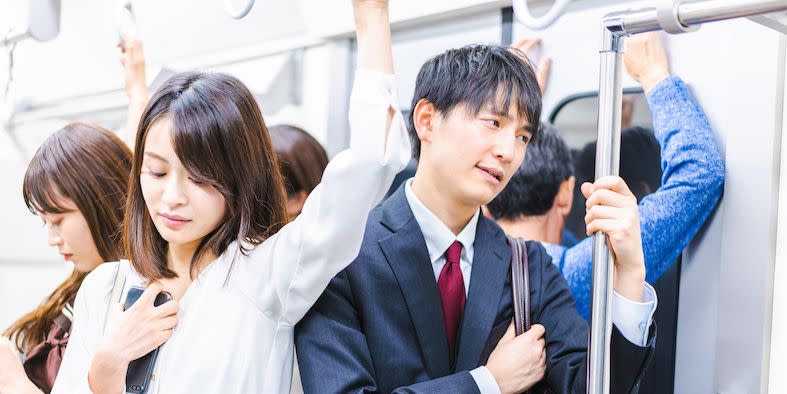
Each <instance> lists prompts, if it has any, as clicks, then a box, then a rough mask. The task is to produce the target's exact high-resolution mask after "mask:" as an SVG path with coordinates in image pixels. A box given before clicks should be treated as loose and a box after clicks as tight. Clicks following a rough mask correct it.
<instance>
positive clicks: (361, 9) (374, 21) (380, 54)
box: [353, 0, 394, 74]
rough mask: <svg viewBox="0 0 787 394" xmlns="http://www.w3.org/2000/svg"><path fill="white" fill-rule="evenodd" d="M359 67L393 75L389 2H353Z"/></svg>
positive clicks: (354, 0)
mask: <svg viewBox="0 0 787 394" xmlns="http://www.w3.org/2000/svg"><path fill="white" fill-rule="evenodd" d="M353 16H354V17H355V33H356V38H357V41H358V66H359V67H360V68H365V69H368V70H372V71H379V72H381V73H383V74H393V72H394V69H393V55H392V52H391V27H390V23H389V20H388V0H353Z"/></svg>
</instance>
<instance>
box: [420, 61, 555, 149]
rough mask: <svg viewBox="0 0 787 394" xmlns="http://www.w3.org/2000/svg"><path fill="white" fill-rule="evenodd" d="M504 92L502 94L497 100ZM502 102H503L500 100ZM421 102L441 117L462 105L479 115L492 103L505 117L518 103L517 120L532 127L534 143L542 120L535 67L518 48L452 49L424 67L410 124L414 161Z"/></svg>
mask: <svg viewBox="0 0 787 394" xmlns="http://www.w3.org/2000/svg"><path fill="white" fill-rule="evenodd" d="M501 88H502V89H503V90H504V91H503V93H504V94H503V95H498V89H501ZM501 97H502V98H503V100H502V101H499V98H501ZM421 99H426V100H427V101H429V102H430V103H432V105H434V106H435V108H436V109H437V111H439V112H440V113H441V114H443V115H447V114H449V113H450V112H451V110H453V109H454V107H456V106H457V105H460V104H465V105H467V106H468V108H469V110H470V111H471V113H472V114H473V115H476V114H478V112H479V111H480V110H481V109H482V108H483V107H484V105H486V104H489V103H492V104H493V106H494V109H495V110H496V111H501V112H502V113H507V112H508V107H509V105H510V103H511V100H516V105H517V110H518V115H519V117H521V118H524V119H526V120H527V122H528V123H529V124H530V125H531V126H532V127H533V130H531V131H532V133H533V138H535V137H536V131H537V130H536V127H535V125H536V124H538V122H539V119H540V118H541V90H540V88H539V87H538V79H537V78H536V73H535V71H534V69H533V65H532V64H531V63H530V61H529V60H528V59H527V56H525V55H524V54H523V53H522V52H521V51H519V50H518V49H513V48H508V47H503V46H499V45H468V46H465V47H462V48H457V49H449V50H448V51H446V52H444V53H442V54H440V55H437V56H435V57H433V58H431V59H429V60H427V61H426V63H424V65H423V66H421V71H419V72H418V78H417V79H416V82H415V94H414V95H413V102H412V105H411V106H410V116H409V120H408V126H409V127H408V129H409V132H410V139H411V140H412V143H413V157H414V158H415V159H418V157H419V156H420V155H421V141H420V140H419V139H418V133H417V132H416V130H415V124H414V121H413V114H414V113H415V106H416V105H417V104H418V102H419V101H421ZM501 106H502V108H500V107H501Z"/></svg>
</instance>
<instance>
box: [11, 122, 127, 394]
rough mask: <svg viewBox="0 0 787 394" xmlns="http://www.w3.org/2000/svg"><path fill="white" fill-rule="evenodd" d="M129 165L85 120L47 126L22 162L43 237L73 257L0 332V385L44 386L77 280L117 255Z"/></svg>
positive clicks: (115, 141) (51, 375) (65, 335)
mask: <svg viewBox="0 0 787 394" xmlns="http://www.w3.org/2000/svg"><path fill="white" fill-rule="evenodd" d="M130 172H131V151H130V150H129V149H128V147H127V146H126V144H125V143H124V142H123V141H122V140H121V139H120V138H118V137H117V136H115V135H114V134H112V133H111V132H110V131H107V130H105V129H103V128H101V127H99V126H95V125H90V124H87V123H72V124H69V125H68V126H66V127H64V128H63V129H61V130H59V131H57V132H55V133H54V134H52V135H51V136H50V137H49V138H47V139H46V141H44V143H43V144H42V145H41V147H40V148H39V149H38V151H37V152H36V154H35V156H34V157H33V159H32V161H31V162H30V165H29V167H28V169H27V172H26V173H25V178H24V184H23V195H24V199H25V204H27V207H28V208H29V209H30V211H31V212H33V213H34V214H36V215H38V216H39V217H40V218H41V220H42V222H43V223H44V226H45V227H46V230H47V240H48V243H49V245H50V246H53V247H56V248H57V251H58V253H60V254H61V255H63V258H64V259H65V260H67V261H71V262H73V264H74V271H73V272H72V274H71V275H70V276H69V277H68V278H67V279H66V280H65V281H64V282H63V283H62V284H60V286H58V287H57V288H56V289H55V290H54V291H52V293H51V294H50V295H49V296H48V297H47V298H46V299H45V300H44V301H43V302H42V303H41V304H40V305H39V306H38V307H37V308H36V309H34V310H33V311H31V312H29V313H27V314H26V315H24V316H22V317H21V318H20V319H19V320H17V321H16V322H15V323H14V324H12V325H11V326H10V327H9V328H8V329H6V330H5V331H4V332H3V336H4V337H0V392H2V393H35V392H38V390H40V391H43V392H45V393H48V392H49V391H50V390H51V389H52V384H53V383H54V380H55V377H56V376H57V372H58V369H59V367H60V362H61V360H62V357H63V353H64V352H65V348H66V346H67V344H68V339H69V334H70V332H71V323H72V318H73V304H74V298H75V297H76V294H77V290H79V286H80V285H81V284H82V280H83V279H84V278H85V276H86V275H87V274H88V273H89V272H90V271H92V270H93V269H94V268H96V267H97V266H98V265H99V264H101V263H102V262H104V261H111V260H118V259H121V258H123V240H122V237H121V233H120V231H121V223H122V221H123V209H124V205H125V197H126V185H127V183H128V177H129V174H130ZM5 337H8V338H10V340H9V339H7V338H5ZM16 349H19V351H20V352H21V354H22V355H23V357H22V358H23V359H24V363H22V362H21V361H20V358H19V354H17V351H16Z"/></svg>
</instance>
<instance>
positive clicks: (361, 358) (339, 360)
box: [295, 271, 479, 394]
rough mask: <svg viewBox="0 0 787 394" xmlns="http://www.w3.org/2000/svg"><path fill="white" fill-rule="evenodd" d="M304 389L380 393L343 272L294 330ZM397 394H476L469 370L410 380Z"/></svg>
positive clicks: (396, 391)
mask: <svg viewBox="0 0 787 394" xmlns="http://www.w3.org/2000/svg"><path fill="white" fill-rule="evenodd" d="M295 345H296V347H297V355H298V368H299V369H300V373H301V382H302V384H303V391H304V393H306V394H310V393H380V392H381V389H380V388H379V387H378V384H377V382H376V381H375V380H376V378H375V376H376V371H375V369H374V362H373V360H372V356H371V353H370V351H369V346H368V343H367V340H366V336H365V334H364V333H363V330H362V328H361V321H360V319H359V316H358V313H357V310H356V308H355V306H354V302H353V297H352V292H351V289H350V285H349V280H348V277H347V273H346V271H343V272H341V273H339V275H337V276H336V277H334V278H333V279H332V280H331V282H330V284H329V285H328V288H327V289H326V290H325V292H324V293H323V294H322V296H321V297H320V299H319V300H318V301H317V303H316V304H315V305H314V307H313V308H312V309H311V311H309V313H308V314H307V315H306V316H305V317H304V318H303V319H302V320H301V321H300V323H299V324H298V325H297V326H296V329H295ZM393 393H398V394H405V393H407V394H415V393H445V394H464V393H467V394H471V393H472V394H478V393H479V391H478V388H477V386H476V384H475V381H474V380H473V378H472V376H471V375H470V373H469V372H467V371H465V372H459V373H456V374H453V375H449V376H445V377H442V378H439V379H434V380H429V381H425V382H413V384H412V385H409V386H405V387H400V388H397V389H396V390H394V391H393Z"/></svg>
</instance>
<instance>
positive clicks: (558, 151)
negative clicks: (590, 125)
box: [487, 124, 574, 220]
mask: <svg viewBox="0 0 787 394" xmlns="http://www.w3.org/2000/svg"><path fill="white" fill-rule="evenodd" d="M539 129H540V130H539V132H538V134H539V135H538V139H537V140H535V141H533V142H531V143H530V144H529V145H528V147H527V151H526V154H525V159H524V160H522V164H521V165H520V166H519V169H517V171H516V172H515V173H514V175H513V176H512V177H511V180H510V181H509V182H508V185H506V187H505V189H503V191H502V192H501V193H500V194H498V195H497V197H495V199H494V200H492V202H490V203H489V204H488V205H487V208H489V212H490V213H491V214H492V216H493V217H494V218H495V219H508V220H515V219H518V218H520V217H522V216H539V215H543V214H545V213H547V212H548V211H549V210H550V209H551V208H552V205H553V204H554V202H555V196H557V193H558V191H559V190H560V184H561V183H562V182H563V181H565V180H567V179H569V178H570V177H571V176H573V175H574V163H573V162H572V159H571V151H570V150H569V149H568V145H566V142H565V141H563V138H561V137H560V136H559V135H558V134H557V132H556V131H555V130H554V129H553V128H552V127H551V126H549V125H546V124H541V126H540V127H539Z"/></svg>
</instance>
